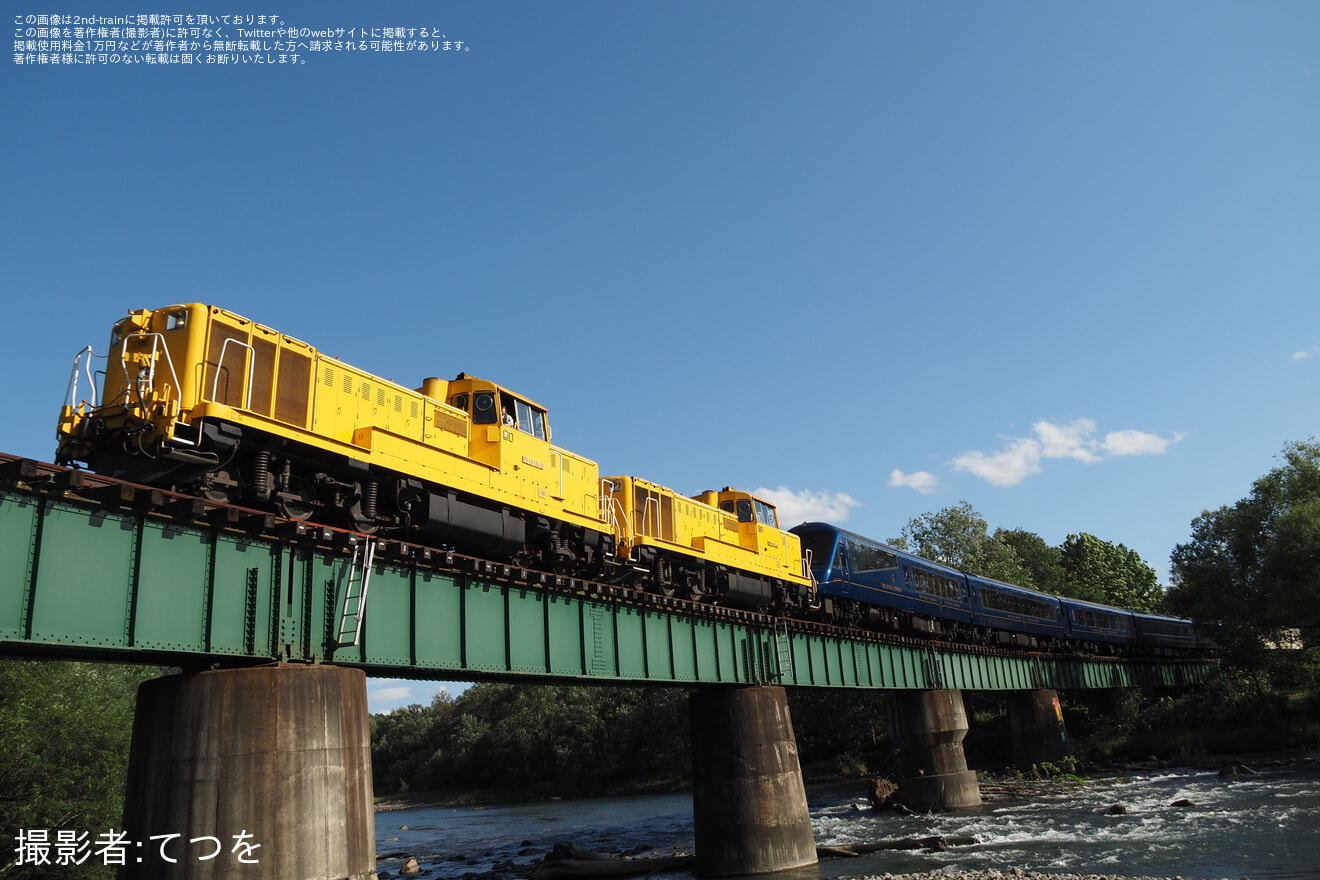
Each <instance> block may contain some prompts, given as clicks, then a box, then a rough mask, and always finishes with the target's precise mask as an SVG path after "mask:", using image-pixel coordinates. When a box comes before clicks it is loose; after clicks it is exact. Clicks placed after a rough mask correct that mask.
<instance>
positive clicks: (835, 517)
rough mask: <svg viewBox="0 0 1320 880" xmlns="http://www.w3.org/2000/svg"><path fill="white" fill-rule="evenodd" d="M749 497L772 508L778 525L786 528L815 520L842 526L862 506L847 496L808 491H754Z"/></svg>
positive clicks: (762, 489) (783, 487) (784, 487)
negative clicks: (841, 523)
mask: <svg viewBox="0 0 1320 880" xmlns="http://www.w3.org/2000/svg"><path fill="white" fill-rule="evenodd" d="M752 494H753V495H757V496H759V497H761V498H764V499H765V500H766V501H769V502H770V503H771V504H773V505H774V506H775V508H776V509H777V510H778V512H779V524H780V525H781V526H784V527H785V528H787V527H789V526H794V525H797V524H798V523H803V522H814V521H816V520H824V521H826V522H836V523H839V522H843V521H844V520H846V519H847V518H848V512H849V511H850V510H852V509H853V508H854V507H860V506H861V502H860V501H858V500H856V499H855V498H853V497H852V496H851V495H849V494H848V493H847V492H812V491H811V490H810V489H803V490H802V491H801V492H794V491H793V490H792V489H789V488H787V487H786V486H780V487H779V488H778V489H766V488H761V489H755V490H753V491H752Z"/></svg>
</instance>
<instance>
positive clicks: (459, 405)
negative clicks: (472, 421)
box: [449, 394, 468, 412]
mask: <svg viewBox="0 0 1320 880" xmlns="http://www.w3.org/2000/svg"><path fill="white" fill-rule="evenodd" d="M449 405H450V406H452V407H454V408H455V409H461V410H463V412H467V408H468V406H467V405H468V396H467V395H466V394H455V395H454V396H453V397H452V398H450V400H449Z"/></svg>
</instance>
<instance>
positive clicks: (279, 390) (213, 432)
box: [56, 303, 815, 610]
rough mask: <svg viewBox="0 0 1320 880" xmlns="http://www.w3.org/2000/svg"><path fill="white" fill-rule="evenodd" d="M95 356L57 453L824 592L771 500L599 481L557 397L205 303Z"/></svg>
mask: <svg viewBox="0 0 1320 880" xmlns="http://www.w3.org/2000/svg"><path fill="white" fill-rule="evenodd" d="M96 357H97V356H96V355H94V353H93V352H92V350H91V349H90V347H89V348H87V349H84V350H83V352H82V353H80V355H79V357H78V359H77V360H76V361H75V365H74V377H73V380H72V381H71V383H70V389H69V394H68V396H67V399H66V401H65V405H64V407H63V409H62V410H61V412H60V420H59V428H58V439H59V448H58V452H57V457H56V461H57V462H58V463H60V464H72V465H77V464H86V465H88V466H89V467H91V468H93V469H95V470H96V471H97V472H98V473H102V474H105V475H107V476H112V477H116V478H120V479H125V480H130V481H133V482H137V483H143V484H148V485H154V486H162V487H167V488H170V489H173V490H176V491H181V492H189V493H193V494H197V495H200V496H203V497H206V498H209V499H212V500H215V501H223V502H227V503H232V504H239V505H244V506H249V507H258V508H264V509H273V510H277V511H278V512H279V513H280V514H282V515H283V516H285V517H288V518H290V519H295V520H302V519H309V518H313V519H315V520H316V521H318V522H327V523H334V524H342V525H345V526H347V527H349V528H352V529H354V530H356V531H359V532H363V533H367V534H377V533H379V534H389V535H391V536H396V537H399V538H401V539H404V540H411V541H415V542H418V543H428V544H432V545H435V546H445V547H452V548H454V549H456V550H458V551H459V552H463V553H472V554H477V555H487V556H492V557H495V558H499V559H504V560H508V561H510V562H513V563H515V564H518V565H524V566H527V567H530V568H538V569H541V570H545V571H552V572H557V573H566V574H573V575H576V576H579V577H589V578H593V579H598V580H603V581H606V582H611V583H620V584H627V585H633V586H638V587H643V588H645V589H648V590H652V591H657V592H663V593H665V594H666V595H680V596H685V597H690V598H701V599H704V600H707V601H716V602H720V603H724V604H730V605H736V606H739V607H744V608H766V607H769V606H771V605H773V606H775V607H777V608H779V609H781V610H791V609H794V608H798V607H802V606H804V605H807V604H810V603H812V602H813V601H814V598H815V597H814V591H815V585H814V581H813V580H812V578H811V572H810V569H809V568H807V567H806V566H805V565H804V563H803V559H802V553H801V545H800V543H799V539H798V537H797V536H796V535H794V534H792V533H790V532H787V531H785V530H783V529H781V528H780V527H779V523H778V521H777V519H776V513H775V509H774V506H773V505H771V504H769V503H768V502H766V501H764V500H762V499H759V498H755V497H753V496H752V495H750V494H748V493H746V492H737V491H734V490H732V489H724V490H721V491H719V492H705V493H703V494H702V495H700V496H698V497H696V498H687V497H684V496H682V495H680V494H677V493H675V492H673V491H672V490H670V489H666V488H665V487H663V486H659V485H656V484H654V483H651V482H649V481H646V480H642V479H639V478H637V477H630V476H614V477H605V478H604V479H602V478H601V476H600V472H599V468H598V467H597V465H596V463H595V462H594V461H591V460H590V459H587V458H583V457H582V456H580V455H576V454H574V453H572V452H569V451H568V450H566V449H563V448H561V447H559V446H556V445H554V444H553V443H552V442H551V432H550V420H549V414H548V413H547V412H546V409H545V407H543V406H541V405H540V404H538V403H536V402H535V401H533V400H530V399H528V398H527V397H524V396H522V395H519V394H516V393H514V392H512V391H509V390H508V389H506V388H503V387H501V386H499V385H497V384H495V383H493V382H487V381H484V380H482V379H478V378H476V377H473V376H468V375H465V374H463V373H460V374H459V375H458V377H457V378H455V379H452V380H448V381H446V380H443V379H435V378H431V379H426V380H424V381H423V382H422V385H421V387H420V388H417V389H409V388H404V387H402V386H399V385H396V384H394V383H393V382H390V381H388V380H385V379H381V378H379V377H377V376H373V375H371V374H369V373H366V372H364V371H362V370H359V369H357V368H355V367H352V366H350V365H349V364H346V363H344V362H343V361H340V360H337V359H335V358H331V357H327V356H326V355H323V354H321V353H319V352H318V351H317V350H316V349H315V348H313V347H312V346H310V345H308V344H306V343H304V342H300V341H299V340H297V339H293V338H291V337H289V336H285V335H283V334H281V333H279V332H278V331H276V330H272V329H270V328H268V327H263V326H262V325H260V324H257V323H255V322H253V321H250V320H248V319H246V318H243V317H240V316H239V315H236V314H234V313H232V312H229V311H226V310H224V309H221V308H217V307H215V306H207V305H201V304H197V303H193V304H187V305H177V306H169V307H166V308H160V309H142V310H139V311H134V312H130V313H129V314H128V316H127V317H126V318H123V319H121V320H120V321H119V322H118V323H116V324H115V326H114V330H113V332H112V334H111V337H110V350H109V352H108V354H107V355H106V356H105V361H106V362H105V365H104V368H103V369H102V370H100V371H97V372H95V373H94V372H93V362H94V358H96ZM84 382H85V384H86V385H90V387H91V391H90V392H88V393H89V394H90V398H89V399H85V400H78V387H79V385H80V384H83V383H84ZM98 386H99V387H98Z"/></svg>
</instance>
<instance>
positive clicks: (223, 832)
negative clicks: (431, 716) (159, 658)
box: [120, 665, 376, 880]
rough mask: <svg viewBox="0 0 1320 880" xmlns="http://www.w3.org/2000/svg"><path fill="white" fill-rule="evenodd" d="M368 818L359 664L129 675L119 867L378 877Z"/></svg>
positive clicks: (178, 877) (278, 876)
mask: <svg viewBox="0 0 1320 880" xmlns="http://www.w3.org/2000/svg"><path fill="white" fill-rule="evenodd" d="M375 826H376V821H375V816H374V813H373V811H372V796H371V741H370V730H369V727H368V719H367V689H366V676H365V675H364V674H363V672H362V671H361V670H357V669H343V668H340V667H336V666H301V665H278V666H276V665H271V666H261V667H256V668H251V669H228V670H218V671H211V672H202V673H198V674H194V675H187V674H185V675H174V676H170V677H168V678H161V679H156V680H154V681H148V682H146V683H145V684H143V685H142V686H141V688H139V689H138V698H137V712H136V716H135V718H134V722H133V747H132V752H131V756H130V759H129V771H128V790H127V793H126V798H125V804H124V830H125V831H126V832H127V834H128V840H129V841H131V842H132V843H130V844H129V851H128V853H127V859H126V865H125V866H124V867H123V868H121V869H120V877H121V880H122V878H132V880H158V878H159V880H165V878H169V880H194V878H197V880H200V878H207V880H211V878H216V877H231V876H232V877H242V878H245V880H348V878H351V880H374V878H375V876H376V874H375V870H376V827H375ZM153 837H155V838H158V839H156V840H152V838H153ZM193 841H196V842H193ZM248 847H251V848H248ZM135 860H136V861H135ZM253 861H255V862H256V863H255V864H253V863H252V862H253Z"/></svg>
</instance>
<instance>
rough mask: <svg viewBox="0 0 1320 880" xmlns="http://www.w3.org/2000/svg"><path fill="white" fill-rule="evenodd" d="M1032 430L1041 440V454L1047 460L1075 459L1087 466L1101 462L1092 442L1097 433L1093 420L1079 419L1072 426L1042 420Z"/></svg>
mask: <svg viewBox="0 0 1320 880" xmlns="http://www.w3.org/2000/svg"><path fill="white" fill-rule="evenodd" d="M1031 430H1033V431H1035V432H1036V436H1037V437H1039V438H1040V443H1041V450H1040V454H1041V455H1042V456H1044V457H1045V458H1075V459H1077V460H1078V461H1084V462H1086V463H1087V464H1090V463H1091V462H1093V461H1099V460H1100V458H1099V457H1098V456H1097V455H1096V454H1095V452H1094V449H1095V442H1094V441H1093V440H1091V435H1092V434H1094V433H1095V422H1094V421H1092V420H1091V419H1077V420H1076V421H1075V422H1073V423H1072V424H1071V425H1056V424H1054V423H1052V422H1047V421H1044V420H1043V419H1042V420H1041V421H1039V422H1037V423H1036V424H1034V425H1032V426H1031Z"/></svg>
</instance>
